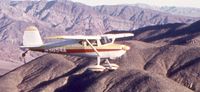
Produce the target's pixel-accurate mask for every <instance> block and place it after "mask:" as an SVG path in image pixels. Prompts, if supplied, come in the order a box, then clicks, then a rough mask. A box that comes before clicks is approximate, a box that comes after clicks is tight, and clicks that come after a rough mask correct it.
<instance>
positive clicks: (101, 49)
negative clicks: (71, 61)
mask: <svg viewBox="0 0 200 92" xmlns="http://www.w3.org/2000/svg"><path fill="white" fill-rule="evenodd" d="M94 47H95V48H96V50H97V51H98V53H99V54H100V57H101V58H117V57H120V56H122V55H123V54H125V53H126V50H128V49H129V48H130V47H128V46H126V45H122V44H114V43H111V44H104V45H100V46H95V45H94ZM30 50H32V51H39V52H47V53H56V54H64V55H75V56H85V57H97V56H98V54H97V52H96V51H95V50H94V49H93V48H92V47H91V46H83V45H81V44H72V45H64V46H58V47H51V48H49V47H45V46H42V47H38V48H31V49H30Z"/></svg>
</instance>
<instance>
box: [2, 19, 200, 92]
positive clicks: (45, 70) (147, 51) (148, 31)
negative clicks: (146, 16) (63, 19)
mask: <svg viewBox="0 0 200 92" xmlns="http://www.w3.org/2000/svg"><path fill="white" fill-rule="evenodd" d="M199 25H200V21H196V22H194V23H191V24H185V23H171V24H164V25H155V26H147V27H143V28H139V29H137V30H134V31H125V30H123V31H119V30H117V31H116V30H115V31H111V32H109V33H122V32H133V33H135V37H133V38H128V39H127V41H121V39H118V40H117V43H121V44H126V45H128V46H130V47H131V49H130V50H129V51H128V52H127V53H126V54H125V55H123V56H122V57H121V58H117V59H115V60H112V61H111V62H114V63H116V64H118V65H119V66H120V67H119V69H118V70H116V71H104V72H101V73H92V72H90V71H87V70H86V69H87V67H88V65H91V64H95V63H96V59H92V58H84V57H75V56H63V55H54V54H46V55H42V56H40V57H38V58H36V59H34V60H32V61H30V62H28V63H27V64H24V65H22V66H20V67H18V68H16V69H14V70H12V71H10V72H8V73H6V74H5V75H2V76H1V77H0V89H1V90H2V91H3V92H19V91H20V92H27V91H32V92H35V91H36V92H38V91H39V92H42V91H48V92H53V91H55V92H66V91H67V92H113V91H114V92H121V91H130V92H133V91H136V92H155V91H158V92H169V91H170V92H199V91H200V58H199V55H200V47H199V37H200V34H199V30H200V27H199Z"/></svg>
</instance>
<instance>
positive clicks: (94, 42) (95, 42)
mask: <svg viewBox="0 0 200 92" xmlns="http://www.w3.org/2000/svg"><path fill="white" fill-rule="evenodd" d="M89 42H90V43H91V44H92V45H93V46H97V45H98V44H97V40H89ZM79 43H80V44H81V45H82V46H89V44H88V43H87V41H86V40H81V41H79Z"/></svg>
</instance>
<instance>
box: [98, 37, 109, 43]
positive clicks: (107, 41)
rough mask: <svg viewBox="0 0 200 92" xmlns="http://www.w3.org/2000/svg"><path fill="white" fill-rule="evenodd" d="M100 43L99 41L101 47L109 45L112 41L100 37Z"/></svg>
mask: <svg viewBox="0 0 200 92" xmlns="http://www.w3.org/2000/svg"><path fill="white" fill-rule="evenodd" d="M100 41H101V44H102V45H103V44H108V43H111V42H112V39H109V38H107V37H102V38H101V40H100Z"/></svg>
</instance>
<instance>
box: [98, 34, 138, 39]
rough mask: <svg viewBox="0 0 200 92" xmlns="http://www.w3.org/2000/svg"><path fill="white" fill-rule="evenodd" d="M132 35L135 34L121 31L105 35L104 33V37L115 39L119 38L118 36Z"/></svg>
mask: <svg viewBox="0 0 200 92" xmlns="http://www.w3.org/2000/svg"><path fill="white" fill-rule="evenodd" d="M131 36H134V34H133V33H120V34H105V35H102V37H107V38H112V39H113V38H114V39H117V38H124V37H131Z"/></svg>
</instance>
